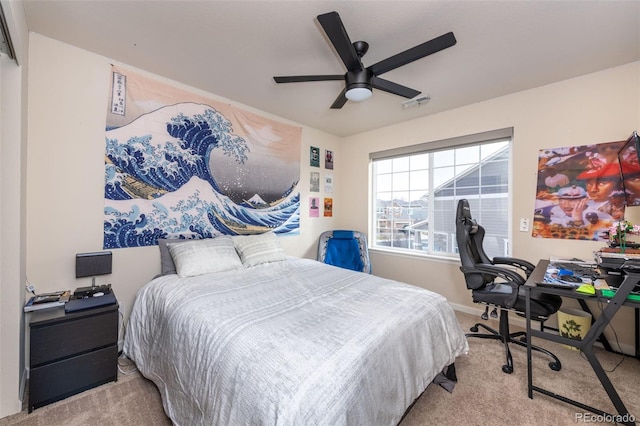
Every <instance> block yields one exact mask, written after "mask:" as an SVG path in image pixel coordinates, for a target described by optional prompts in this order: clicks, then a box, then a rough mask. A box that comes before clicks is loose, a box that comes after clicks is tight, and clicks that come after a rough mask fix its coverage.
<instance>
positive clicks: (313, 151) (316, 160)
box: [309, 146, 320, 167]
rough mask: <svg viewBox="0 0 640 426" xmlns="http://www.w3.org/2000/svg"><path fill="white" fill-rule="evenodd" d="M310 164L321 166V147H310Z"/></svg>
mask: <svg viewBox="0 0 640 426" xmlns="http://www.w3.org/2000/svg"><path fill="white" fill-rule="evenodd" d="M309 165H310V166H311V167H320V148H318V147H315V146H312V147H311V148H310V152H309Z"/></svg>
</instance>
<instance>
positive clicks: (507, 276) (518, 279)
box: [460, 263, 525, 308]
mask: <svg viewBox="0 0 640 426" xmlns="http://www.w3.org/2000/svg"><path fill="white" fill-rule="evenodd" d="M460 270H461V271H462V272H463V273H464V274H488V275H492V276H494V277H497V278H501V279H503V280H504V282H500V284H505V285H508V286H509V287H511V288H512V289H513V290H512V292H511V295H510V296H509V298H508V299H507V300H506V303H505V306H504V307H505V308H512V307H513V306H514V305H515V304H516V301H517V300H518V293H519V289H520V286H522V285H524V283H525V279H524V278H523V277H522V275H520V274H519V273H518V272H516V271H512V270H510V269H506V268H503V267H500V266H495V265H488V264H486V263H478V264H476V265H474V266H461V267H460Z"/></svg>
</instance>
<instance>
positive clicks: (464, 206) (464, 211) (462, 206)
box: [456, 198, 471, 220]
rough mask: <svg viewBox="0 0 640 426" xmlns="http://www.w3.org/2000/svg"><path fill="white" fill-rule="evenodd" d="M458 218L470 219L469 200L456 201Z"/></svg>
mask: <svg viewBox="0 0 640 426" xmlns="http://www.w3.org/2000/svg"><path fill="white" fill-rule="evenodd" d="M456 218H458V220H462V219H471V208H469V201H467V200H466V199H464V198H463V199H462V200H460V201H458V211H457V213H456Z"/></svg>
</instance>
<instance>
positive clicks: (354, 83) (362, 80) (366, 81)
mask: <svg viewBox="0 0 640 426" xmlns="http://www.w3.org/2000/svg"><path fill="white" fill-rule="evenodd" d="M372 77H373V73H372V72H371V71H369V70H368V69H366V68H365V69H363V70H361V71H357V70H356V71H349V72H347V74H346V75H345V79H346V81H347V90H349V89H355V88H356V87H363V88H365V89H369V90H371V78H372Z"/></svg>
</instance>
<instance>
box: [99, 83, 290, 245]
mask: <svg viewBox="0 0 640 426" xmlns="http://www.w3.org/2000/svg"><path fill="white" fill-rule="evenodd" d="M116 74H117V75H118V76H120V78H121V79H122V81H123V84H121V85H119V89H118V92H117V93H116V91H115V81H116V79H115V78H114V87H112V92H113V96H112V97H113V99H112V105H113V103H114V102H115V101H116V97H118V99H119V103H120V104H121V105H120V106H122V107H121V108H115V107H113V106H112V108H111V109H110V111H109V113H108V114H107V116H108V120H107V128H106V138H105V139H106V151H105V187H104V197H105V208H104V248H105V249H107V248H124V247H140V246H150V245H155V244H157V240H158V239H159V238H210V237H214V236H216V235H220V234H226V235H246V234H260V233H264V232H267V231H273V232H275V233H277V234H281V235H282V234H284V235H291V234H297V233H299V226H300V193H299V190H298V181H299V174H300V165H299V158H300V154H299V153H300V148H299V146H300V135H301V131H300V129H299V128H294V127H292V126H285V125H283V124H281V123H274V122H272V121H270V120H266V119H264V118H261V117H258V116H256V115H255V114H250V113H247V112H245V111H242V110H238V109H237V108H234V107H231V106H230V105H225V104H223V105H218V104H216V103H215V102H213V101H210V100H205V101H206V102H205V103H203V102H202V101H203V99H201V97H198V96H195V95H190V94H189V93H188V92H187V93H186V94H185V93H182V92H179V93H180V97H183V98H184V99H186V100H187V101H178V102H174V103H170V102H171V101H174V100H175V99H169V98H167V95H165V93H171V94H173V96H176V95H175V90H173V91H163V90H162V88H161V87H160V88H158V85H159V83H157V82H153V81H151V82H147V81H144V79H143V78H142V77H140V76H136V75H134V74H132V73H128V74H127V75H126V77H127V81H126V85H125V84H124V78H122V76H123V75H124V74H122V73H120V72H117V73H116V72H115V71H114V75H116ZM133 76H135V78H137V79H138V81H136V83H137V84H132V77H133ZM140 81H143V82H144V84H141V83H140ZM150 87H151V89H150ZM141 88H144V89H145V90H141ZM136 91H137V92H136ZM159 93H161V94H162V95H159ZM116 95H117V96H116ZM150 98H153V99H150ZM151 100H152V101H153V102H150V101H151ZM192 100H196V101H199V102H193V101H192ZM221 109H226V110H227V111H225V112H226V114H223V113H222V112H221V111H220V110H221ZM233 110H235V111H233ZM125 111H128V114H129V115H128V117H127V114H126V113H125ZM227 115H228V116H231V117H232V119H234V120H235V121H236V122H232V121H231V120H230V119H229V118H228V117H227ZM110 116H111V120H110V119H109V117H110ZM236 129H238V130H239V131H238V130H236ZM283 129H284V130H283Z"/></svg>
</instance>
